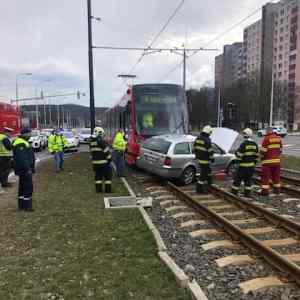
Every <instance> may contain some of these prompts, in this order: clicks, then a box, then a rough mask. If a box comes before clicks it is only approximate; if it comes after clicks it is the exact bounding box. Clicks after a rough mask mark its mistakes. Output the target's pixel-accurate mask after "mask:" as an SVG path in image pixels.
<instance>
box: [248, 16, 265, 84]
mask: <svg viewBox="0 0 300 300" xmlns="http://www.w3.org/2000/svg"><path fill="white" fill-rule="evenodd" d="M244 52H245V71H246V76H247V77H248V78H249V77H250V76H252V77H255V76H257V77H258V80H259V79H260V71H261V62H262V20H259V21H257V22H255V23H254V24H252V25H250V26H248V27H246V28H245V29H244Z"/></svg>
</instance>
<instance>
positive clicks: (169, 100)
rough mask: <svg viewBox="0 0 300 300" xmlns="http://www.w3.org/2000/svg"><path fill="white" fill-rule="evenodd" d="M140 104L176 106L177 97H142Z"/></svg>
mask: <svg viewBox="0 0 300 300" xmlns="http://www.w3.org/2000/svg"><path fill="white" fill-rule="evenodd" d="M140 103H141V104H176V103H177V97H176V96H173V95H142V96H141V97H140Z"/></svg>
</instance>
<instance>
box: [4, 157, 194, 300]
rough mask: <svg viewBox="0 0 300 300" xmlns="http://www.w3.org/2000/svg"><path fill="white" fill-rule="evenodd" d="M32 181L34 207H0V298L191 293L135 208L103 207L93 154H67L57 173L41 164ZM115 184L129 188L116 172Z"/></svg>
mask: <svg viewBox="0 0 300 300" xmlns="http://www.w3.org/2000/svg"><path fill="white" fill-rule="evenodd" d="M35 188H36V191H35V195H34V208H35V212H34V213H24V212H17V211H16V209H15V208H9V207H8V208H2V210H1V212H0V226H1V229H0V299H7V300H8V299H22V300H23V299H24V300H27V299H34V300H35V299H60V300H62V299H70V300H71V299H72V300H74V299H116V300H119V299H120V300H121V299H122V300H123V299H139V300H150V299H155V300H159V299H172V300H173V299H179V300H180V299H191V297H190V295H189V293H188V292H187V291H186V290H183V289H180V288H179V287H178V285H177V284H176V281H175V279H174V277H173V275H172V274H171V273H170V271H169V270H168V269H167V268H166V267H165V265H164V264H163V263H162V262H161V261H160V260H159V258H158V256H157V255H156V253H157V249H156V244H155V241H154V239H153V237H152V235H151V232H150V231H149V230H148V228H147V227H146V225H145V223H144V221H143V219H142V217H141V215H140V213H139V212H138V210H136V209H124V210H104V209H103V208H104V205H103V196H102V195H99V194H96V193H95V192H94V185H93V172H92V170H91V167H90V163H89V161H88V154H76V155H74V156H72V157H70V158H68V159H67V161H66V170H65V171H64V172H63V173H60V174H55V173H54V172H53V163H52V161H51V162H45V163H43V164H42V165H41V167H40V168H39V170H38V174H37V175H36V176H35ZM113 189H114V192H115V193H114V196H119V195H126V194H127V191H126V190H125V189H124V187H123V185H122V184H121V182H120V181H119V180H118V179H114V180H113ZM14 191H15V190H14ZM13 194H14V193H10V194H8V195H9V197H10V199H9V202H10V204H11V207H13V206H15V202H16V201H15V195H13ZM1 197H2V195H1ZM0 200H1V199H0Z"/></svg>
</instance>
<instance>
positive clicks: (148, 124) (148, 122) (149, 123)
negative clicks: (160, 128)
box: [143, 113, 154, 128]
mask: <svg viewBox="0 0 300 300" xmlns="http://www.w3.org/2000/svg"><path fill="white" fill-rule="evenodd" d="M143 127H144V128H153V127H154V120H153V115H152V114H151V113H147V114H145V115H144V116H143Z"/></svg>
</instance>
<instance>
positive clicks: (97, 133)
mask: <svg viewBox="0 0 300 300" xmlns="http://www.w3.org/2000/svg"><path fill="white" fill-rule="evenodd" d="M94 135H95V136H104V135H105V132H104V129H103V128H102V127H95V129H94Z"/></svg>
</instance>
